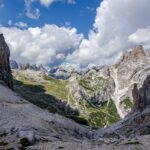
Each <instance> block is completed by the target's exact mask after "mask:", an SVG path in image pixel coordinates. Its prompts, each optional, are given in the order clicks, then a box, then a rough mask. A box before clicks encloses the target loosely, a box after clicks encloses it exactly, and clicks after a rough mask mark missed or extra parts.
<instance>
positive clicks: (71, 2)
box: [68, 0, 76, 5]
mask: <svg viewBox="0 0 150 150" xmlns="http://www.w3.org/2000/svg"><path fill="white" fill-rule="evenodd" d="M68 4H73V5H74V4H76V1H75V0H68Z"/></svg>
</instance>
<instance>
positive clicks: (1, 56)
mask: <svg viewBox="0 0 150 150" xmlns="http://www.w3.org/2000/svg"><path fill="white" fill-rule="evenodd" d="M9 57H10V51H9V47H8V45H7V44H6V42H5V39H4V37H3V34H0V80H2V81H4V82H5V83H6V84H7V86H8V87H9V88H11V89H13V79H12V75H11V69H10V62H9Z"/></svg>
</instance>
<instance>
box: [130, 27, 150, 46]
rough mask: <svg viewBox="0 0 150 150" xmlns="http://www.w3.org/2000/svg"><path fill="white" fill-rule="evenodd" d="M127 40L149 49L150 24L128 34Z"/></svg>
mask: <svg viewBox="0 0 150 150" xmlns="http://www.w3.org/2000/svg"><path fill="white" fill-rule="evenodd" d="M128 39H129V41H130V42H133V43H136V44H141V45H144V46H145V48H146V49H150V26H149V27H147V28H143V29H138V30H137V31H136V32H135V33H133V34H131V35H130V36H129V38H128Z"/></svg>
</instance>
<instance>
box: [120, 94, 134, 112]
mask: <svg viewBox="0 0 150 150" xmlns="http://www.w3.org/2000/svg"><path fill="white" fill-rule="evenodd" d="M120 104H121V105H123V106H124V108H125V109H131V108H132V107H133V102H132V101H131V99H130V97H126V98H125V99H124V100H123V101H121V102H120Z"/></svg>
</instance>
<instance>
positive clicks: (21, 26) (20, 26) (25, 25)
mask: <svg viewBox="0 0 150 150" xmlns="http://www.w3.org/2000/svg"><path fill="white" fill-rule="evenodd" d="M14 25H15V26H16V27H19V28H27V27H28V24H27V23H24V22H22V21H20V22H16V23H15V24H14Z"/></svg>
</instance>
